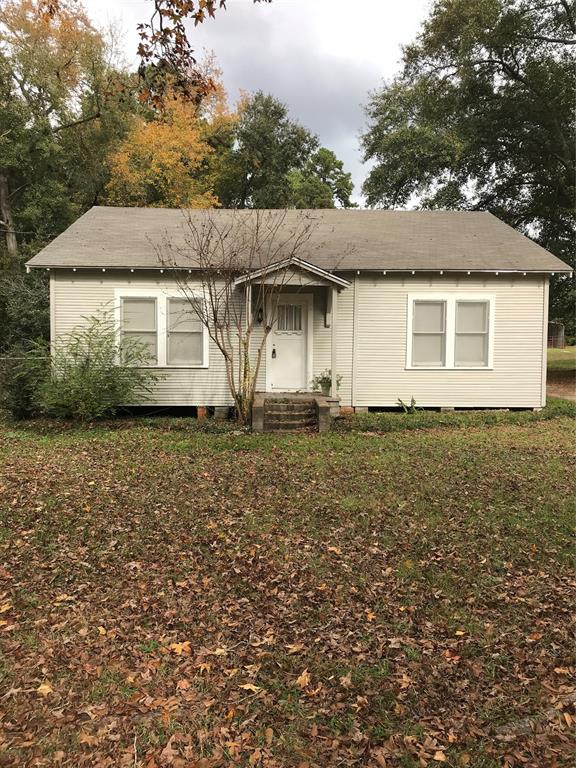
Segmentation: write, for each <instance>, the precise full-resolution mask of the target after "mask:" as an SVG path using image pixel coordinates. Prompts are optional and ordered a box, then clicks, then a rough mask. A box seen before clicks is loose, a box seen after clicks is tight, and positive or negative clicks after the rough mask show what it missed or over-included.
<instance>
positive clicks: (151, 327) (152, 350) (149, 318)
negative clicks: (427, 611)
mask: <svg viewBox="0 0 576 768" xmlns="http://www.w3.org/2000/svg"><path fill="white" fill-rule="evenodd" d="M121 306H122V321H121V329H122V338H126V339H134V340H136V341H139V342H140V343H141V344H144V345H145V347H146V349H147V350H148V360H147V364H148V365H157V364H158V326H157V322H156V299H147V298H124V299H122V302H121Z"/></svg>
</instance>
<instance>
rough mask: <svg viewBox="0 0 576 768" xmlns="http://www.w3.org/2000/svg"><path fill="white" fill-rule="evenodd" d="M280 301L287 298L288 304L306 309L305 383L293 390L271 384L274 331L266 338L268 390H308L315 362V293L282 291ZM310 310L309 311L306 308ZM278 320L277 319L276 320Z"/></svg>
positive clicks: (304, 314)
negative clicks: (270, 358) (277, 387)
mask: <svg viewBox="0 0 576 768" xmlns="http://www.w3.org/2000/svg"><path fill="white" fill-rule="evenodd" d="M279 299H280V303H282V300H283V299H286V303H287V304H302V305H303V307H304V311H303V312H302V317H304V316H305V317H306V333H305V334H304V341H305V345H306V349H305V351H304V369H305V384H304V388H303V389H293V390H280V389H276V390H274V389H272V387H271V384H270V366H269V365H268V360H269V357H268V353H269V351H270V349H271V345H272V343H273V341H272V333H273V332H272V331H271V332H270V333H269V334H268V336H267V338H266V360H265V363H266V365H265V369H266V392H282V391H284V392H307V391H308V389H309V387H310V386H311V384H310V382H311V379H312V364H313V359H314V358H313V349H312V344H313V339H314V294H313V293H282V294H281V295H280V297H279ZM306 309H307V310H308V311H307V312H306V311H305V310H306ZM274 322H276V320H275V321H274Z"/></svg>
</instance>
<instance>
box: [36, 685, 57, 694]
mask: <svg viewBox="0 0 576 768" xmlns="http://www.w3.org/2000/svg"><path fill="white" fill-rule="evenodd" d="M36 690H37V691H38V693H39V694H40V695H41V696H48V694H49V693H53V691H54V689H53V688H52V686H51V685H50V683H42V685H39V686H38V688H36Z"/></svg>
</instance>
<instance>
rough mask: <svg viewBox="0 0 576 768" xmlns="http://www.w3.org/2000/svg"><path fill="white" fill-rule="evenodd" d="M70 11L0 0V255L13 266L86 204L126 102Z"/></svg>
mask: <svg viewBox="0 0 576 768" xmlns="http://www.w3.org/2000/svg"><path fill="white" fill-rule="evenodd" d="M108 53H109V52H108V50H107V48H106V45H105V42H104V40H103V38H102V36H101V35H100V34H99V33H98V32H97V31H96V30H95V29H94V28H93V27H92V26H91V24H90V22H89V21H88V19H87V17H86V16H85V14H84V13H83V11H82V10H81V9H80V8H77V9H74V10H72V11H70V12H67V13H64V12H63V13H61V14H60V15H59V16H58V17H55V18H51V17H49V16H45V15H42V14H41V13H40V11H39V5H38V3H37V2H35V1H34V0H8V2H6V3H4V5H3V7H2V14H1V15H0V220H1V222H2V223H0V232H1V233H2V236H1V240H2V242H0V257H1V256H2V255H3V259H2V261H3V263H4V264H5V265H7V261H9V262H10V263H11V264H12V265H13V266H14V264H15V263H16V262H17V257H18V252H19V251H22V252H23V253H22V255H24V256H25V255H27V253H30V252H31V251H34V250H35V249H37V248H38V247H40V246H41V245H43V244H44V243H45V242H46V240H47V239H49V238H50V237H53V236H55V235H56V234H58V233H59V232H60V231H61V230H62V229H64V228H65V227H66V226H67V225H68V224H70V223H71V222H72V221H74V219H75V218H76V217H77V216H78V215H79V214H80V213H82V212H83V210H85V209H86V208H87V207H89V206H90V205H91V204H93V203H94V202H95V201H96V200H97V199H98V195H99V192H100V190H101V189H102V187H103V185H104V183H105V176H104V172H105V167H104V158H105V156H106V153H107V152H108V149H109V145H110V143H111V142H114V141H115V140H116V138H117V137H118V135H122V133H123V131H124V130H125V127H126V124H127V121H128V119H129V116H130V114H131V112H132V111H133V109H134V108H135V102H134V100H133V98H132V97H131V96H130V89H129V87H128V85H129V83H128V78H127V76H125V75H123V74H121V73H118V72H116V71H114V70H113V69H112V68H111V67H110V65H109V64H108V60H107V59H108Z"/></svg>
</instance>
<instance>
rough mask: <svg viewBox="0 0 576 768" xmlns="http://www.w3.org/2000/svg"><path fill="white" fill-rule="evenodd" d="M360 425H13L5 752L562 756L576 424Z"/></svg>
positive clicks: (539, 760)
mask: <svg viewBox="0 0 576 768" xmlns="http://www.w3.org/2000/svg"><path fill="white" fill-rule="evenodd" d="M368 416H369V417H375V418H376V417H377V418H378V419H383V418H384V419H392V418H394V419H395V421H394V422H393V423H394V424H396V425H398V426H397V427H387V426H386V425H387V424H388V422H385V423H384V427H386V428H383V426H382V425H383V422H378V424H377V425H376V426H377V427H378V429H377V430H376V432H372V431H371V430H370V429H368V430H364V428H363V427H362V428H361V429H360V431H356V430H352V429H351V428H349V427H343V430H345V431H342V432H334V433H331V434H328V435H326V436H309V435H283V436H275V435H250V434H246V433H244V432H242V431H239V430H234V429H231V428H230V427H222V426H218V429H219V433H215V434H207V433H206V432H205V431H201V430H200V429H195V428H192V427H194V426H197V425H195V423H192V424H191V423H190V422H189V421H186V420H167V419H164V420H159V421H153V420H149V421H139V422H136V421H134V422H129V421H123V422H122V421H120V422H116V423H114V424H110V425H100V426H98V427H82V428H78V427H74V426H71V425H60V426H54V425H53V424H50V423H48V422H45V423H36V424H27V425H14V424H12V425H4V426H2V425H0V531H1V534H2V535H1V537H0V552H1V557H0V563H1V566H0V578H1V579H2V585H1V587H0V589H1V592H0V594H1V597H0V611H1V613H0V620H1V623H0V638H1V640H0V642H1V647H0V651H1V653H0V660H1V665H0V676H1V684H2V710H3V722H4V724H5V725H6V726H7V727H6V729H5V732H4V738H3V741H2V742H1V745H2V746H0V763H1V764H2V765H3V766H4V765H6V766H14V767H15V766H25V765H35V766H53V765H58V766H70V767H72V766H74V768H76V766H78V767H81V766H94V765H100V764H101V765H110V766H116V765H118V766H122V765H129V766H140V767H141V768H144V766H151V765H157V766H161V765H171V764H173V765H184V766H188V765H190V766H195V767H196V766H198V768H200V766H202V768H217V766H228V765H236V766H250V765H252V766H262V768H266V767H267V768H280V767H282V768H284V766H287V767H288V768H290V767H292V766H294V767H296V766H303V765H307V766H309V768H316V767H319V766H327V765H343V766H344V765H346V766H374V768H376V767H377V766H381V765H386V766H389V767H390V768H399V767H400V766H414V767H415V766H418V767H419V768H420V767H421V766H424V765H429V766H433V765H440V764H444V765H446V766H448V767H449V768H459V766H463V765H469V766H471V767H472V768H482V767H484V766H485V767H488V766H490V767H491V768H495V767H496V766H498V767H500V768H501V766H503V765H504V764H505V761H506V760H507V761H508V764H509V765H510V766H516V765H522V766H526V767H527V768H539V767H540V766H545V765H555V766H557V768H568V766H571V765H573V754H574V752H573V750H574V739H573V736H572V733H571V731H570V729H569V724H570V719H569V718H568V719H566V718H565V717H563V714H562V707H563V706H564V707H565V711H566V712H567V713H569V703H568V694H569V692H570V691H571V690H573V686H574V670H575V667H576V661H575V659H574V644H573V637H572V636H571V633H570V612H571V606H572V605H573V604H574V598H575V594H574V566H575V564H576V563H575V560H576V557H575V546H574V544H575V534H576V515H575V506H574V497H575V493H576V473H575V471H574V463H575V456H574V445H575V440H574V438H575V429H574V424H575V422H574V418H573V416H574V411H573V410H572V408H571V406H570V405H569V404H565V403H561V402H555V403H553V404H552V405H551V406H550V407H549V409H548V410H547V411H546V412H542V413H541V414H532V413H527V414H520V413H502V414H500V413H499V414H496V415H494V414H493V415H489V414H487V413H484V414H483V415H479V414H470V413H468V414H428V413H426V414H423V413H417V414H408V415H406V414H368ZM447 417H449V419H448V420H447ZM357 418H360V417H357ZM362 418H363V417H362ZM430 419H431V420H430ZM359 423H360V424H361V422H359ZM391 423H392V422H390V424H391ZM414 425H416V426H414ZM364 426H365V425H364ZM449 427H454V428H449ZM463 427H466V428H463ZM488 427H489V428H488ZM207 428H208V427H206V426H203V427H201V429H202V430H205V429H207ZM381 431H385V432H387V434H385V435H380V434H378V432H381ZM43 686H44V687H43ZM551 707H552V708H554V707H555V708H556V709H552V711H553V713H556V714H553V715H551V716H548V715H547V714H546V713H548V712H549V710H550V708H551ZM532 715H536V716H540V721H539V724H538V727H537V728H536V730H535V731H534V732H530V733H526V732H525V731H524V730H522V729H519V730H518V731H515V730H514V724H515V723H516V722H518V721H520V720H521V719H522V718H525V717H526V716H532ZM502 727H507V728H509V729H510V730H509V731H507V735H506V738H502V736H501V734H500V732H499V730H498V729H500V728H502Z"/></svg>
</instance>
